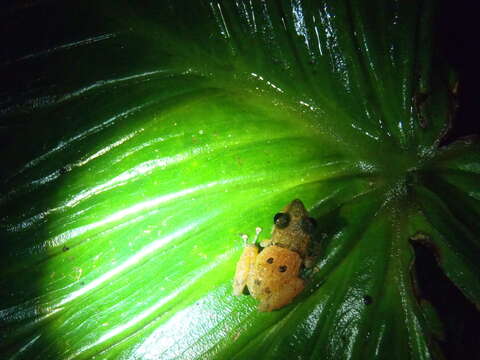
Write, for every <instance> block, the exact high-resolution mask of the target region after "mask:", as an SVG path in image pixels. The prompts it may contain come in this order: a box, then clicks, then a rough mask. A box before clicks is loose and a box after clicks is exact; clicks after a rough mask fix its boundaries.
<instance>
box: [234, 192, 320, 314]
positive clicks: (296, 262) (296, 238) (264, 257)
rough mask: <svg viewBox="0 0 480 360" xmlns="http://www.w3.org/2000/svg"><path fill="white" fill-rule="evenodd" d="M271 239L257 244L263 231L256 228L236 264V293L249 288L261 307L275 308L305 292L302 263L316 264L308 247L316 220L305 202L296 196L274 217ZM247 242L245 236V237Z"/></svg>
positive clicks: (307, 265) (260, 308)
mask: <svg viewBox="0 0 480 360" xmlns="http://www.w3.org/2000/svg"><path fill="white" fill-rule="evenodd" d="M273 222H274V227H273V233H272V238H271V239H270V240H264V241H262V242H260V246H261V247H262V248H263V249H259V247H258V246H257V245H256V244H255V243H256V241H257V238H258V235H259V233H260V231H261V229H260V228H257V234H256V236H255V239H254V242H253V244H247V243H246V244H245V248H244V250H243V253H242V255H241V257H240V260H239V261H238V263H237V269H236V273H235V278H234V282H233V294H234V295H241V294H242V293H244V291H245V290H246V288H248V291H249V292H250V294H251V295H252V296H253V297H254V298H255V299H257V300H259V301H260V304H259V305H258V310H260V311H272V310H276V309H280V308H281V307H283V306H285V305H287V304H290V303H291V302H292V300H293V298H295V296H297V295H298V294H299V293H301V292H302V291H303V288H304V286H305V285H304V281H303V279H301V278H300V277H299V273H300V268H301V267H302V266H305V267H311V266H313V258H312V257H311V256H309V247H310V243H311V241H312V235H313V232H314V231H315V227H316V222H315V219H313V218H311V217H309V216H308V212H307V210H306V209H305V206H304V205H303V203H302V202H301V201H300V200H298V199H295V200H293V201H292V202H291V203H290V204H288V205H287V206H286V207H285V209H283V211H282V212H280V213H277V214H276V215H275V216H274V217H273ZM242 237H243V238H244V240H245V242H246V241H247V239H248V237H247V236H246V235H243V236H242Z"/></svg>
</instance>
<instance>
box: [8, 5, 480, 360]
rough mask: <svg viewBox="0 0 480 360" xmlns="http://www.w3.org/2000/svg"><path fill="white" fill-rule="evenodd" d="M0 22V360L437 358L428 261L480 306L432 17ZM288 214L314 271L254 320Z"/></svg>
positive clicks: (30, 13)
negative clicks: (301, 207)
mask: <svg viewBox="0 0 480 360" xmlns="http://www.w3.org/2000/svg"><path fill="white" fill-rule="evenodd" d="M2 6H4V10H5V11H4V12H3V13H2V14H0V18H1V19H2V21H3V24H4V25H3V27H4V28H5V29H7V30H8V33H16V34H17V37H16V39H15V40H13V39H12V38H10V37H5V36H6V35H0V36H1V37H2V40H4V41H3V43H4V44H5V48H6V49H8V51H4V52H2V53H0V74H1V77H2V79H5V80H3V81H2V83H1V84H0V94H1V96H0V140H1V141H2V145H1V148H2V154H3V155H4V157H3V158H2V160H3V161H2V168H1V172H0V175H1V177H0V246H1V248H0V259H1V260H0V264H1V271H0V274H1V275H0V355H1V356H0V357H1V358H5V359H88V358H93V357H96V358H102V359H253V358H256V359H292V358H296V359H317V358H318V359H384V358H388V359H402V360H404V359H436V358H438V357H439V356H441V355H440V352H439V348H438V345H437V342H436V340H435V336H436V335H435V334H437V333H438V328H439V326H438V324H437V322H436V320H435V319H436V317H435V310H434V309H433V308H432V307H430V306H429V304H428V303H426V302H425V301H424V300H423V299H421V294H418V292H417V289H416V287H415V279H414V274H413V272H412V264H413V262H414V260H415V259H414V252H413V249H412V246H411V242H415V241H418V242H422V243H426V244H428V245H429V246H430V247H431V248H432V249H433V251H434V253H435V256H436V258H437V261H438V263H439V265H440V266H441V268H442V270H443V271H444V273H445V274H446V275H447V276H448V278H449V279H450V280H451V281H452V282H453V283H454V284H455V285H456V286H457V287H458V288H459V289H460V291H461V292H462V293H463V294H464V295H465V297H466V298H467V299H469V301H471V302H473V303H474V304H476V305H477V307H478V304H479V303H480V276H479V274H480V265H479V263H478V261H477V260H478V258H479V256H480V243H479V241H480V240H479V239H480V236H479V235H480V227H479V225H478V224H479V222H478V218H479V214H480V192H479V187H478V184H479V180H480V178H479V176H480V175H479V174H480V151H479V148H478V144H475V143H472V142H460V141H459V142H457V143H454V144H451V145H450V146H448V147H440V145H439V144H440V140H441V139H442V137H443V136H444V135H445V133H446V132H447V131H448V129H449V126H450V119H451V118H452V116H453V109H454V108H455V104H454V100H455V98H454V93H455V91H454V89H455V88H456V86H457V83H456V80H455V79H454V77H453V76H452V74H451V72H450V70H449V69H448V67H447V66H446V65H445V64H444V63H442V61H443V60H442V59H441V58H440V57H438V56H435V55H436V53H435V51H436V50H435V47H434V45H433V43H432V40H431V39H432V31H433V29H434V22H435V21H434V20H435V3H434V2H433V1H411V2H406V1H400V0H395V1H380V0H378V1H369V2H360V1H307V0H304V1H300V0H294V1H249V0H239V1H178V0H176V1H162V2H153V1H146V2H141V3H132V2H123V1H103V2H100V3H96V4H93V3H90V2H77V3H70V2H60V1H56V0H54V1H39V2H34V3H31V4H26V3H25V4H20V3H12V4H8V5H2ZM39 12H45V13H50V12H54V13H55V14H59V16H57V17H55V18H54V19H53V20H52V22H51V23H50V24H49V26H50V27H49V28H48V29H45V28H44V25H45V24H44V23H43V22H42V21H40V20H39V19H38V16H37V14H38V13H39ZM25 23H29V24H30V27H29V30H28V31H27V30H25V29H23V28H22V29H20V28H21V27H22V24H25ZM47 34H48V36H47ZM3 37H5V39H3ZM452 79H453V80H452ZM295 198H299V199H301V200H302V201H303V203H304V204H305V205H306V207H307V208H308V210H309V212H310V214H311V215H312V216H313V217H314V218H315V220H316V223H317V232H316V235H315V236H316V241H317V242H320V245H321V253H320V255H319V257H318V258H317V264H316V267H315V268H314V269H313V270H305V271H304V274H303V275H304V277H305V278H306V280H307V282H306V283H307V287H306V289H305V290H304V292H303V293H302V294H300V295H299V296H298V297H297V298H296V299H295V301H294V302H293V303H292V304H291V305H288V306H286V307H284V308H282V309H280V310H278V311H274V312H270V313H261V312H258V311H257V310H256V302H255V300H254V299H252V298H251V297H248V296H241V297H235V296H233V294H232V278H233V275H234V272H235V265H236V262H237V261H238V259H239V257H240V254H241V251H242V246H243V244H242V240H241V238H240V237H239V236H238V234H240V233H247V234H249V235H253V234H254V232H255V228H256V227H258V226H260V227H261V228H262V229H263V232H262V234H261V237H260V240H262V239H266V238H268V236H269V231H270V229H271V226H272V218H273V216H274V215H275V214H276V213H278V212H279V211H281V209H282V208H283V207H284V206H285V204H287V203H289V202H290V201H291V200H292V199H295Z"/></svg>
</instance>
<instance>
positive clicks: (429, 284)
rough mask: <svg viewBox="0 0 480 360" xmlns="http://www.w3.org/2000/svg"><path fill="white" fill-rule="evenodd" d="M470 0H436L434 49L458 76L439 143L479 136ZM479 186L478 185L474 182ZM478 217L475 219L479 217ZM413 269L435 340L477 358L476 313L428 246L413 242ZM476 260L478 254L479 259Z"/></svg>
mask: <svg viewBox="0 0 480 360" xmlns="http://www.w3.org/2000/svg"><path fill="white" fill-rule="evenodd" d="M475 3H476V1H468V0H463V1H447V0H441V1H440V7H439V14H438V17H437V21H438V23H437V31H436V34H435V36H436V39H435V41H436V42H437V44H438V46H439V50H440V51H439V53H440V55H441V56H445V58H446V59H447V61H448V62H449V63H450V64H451V65H452V66H453V68H454V69H455V70H456V71H457V73H458V77H459V83H460V87H459V94H458V111H457V114H456V116H455V118H454V121H453V123H452V128H451V130H450V131H449V133H448V134H447V135H446V137H445V138H444V139H443V141H442V144H444V145H446V144H449V143H451V142H452V141H455V140H456V139H458V138H462V137H471V136H474V137H477V140H478V135H480V121H479V114H478V110H477V108H478V105H479V102H480V101H479V99H478V97H479V91H478V88H477V87H478V84H479V80H480V76H479V73H480V72H479V68H480V56H479V52H480V46H479V44H480V31H479V25H480V18H479V16H478V14H479V6H478V5H476V4H475ZM479 187H480V184H479ZM479 221H480V219H479ZM414 249H415V257H416V260H415V272H416V276H417V279H418V286H419V287H420V293H421V295H422V296H423V297H424V298H425V299H427V300H428V301H429V302H430V303H432V305H433V306H434V307H435V308H436V310H437V312H438V314H439V317H440V319H441V321H442V322H443V324H444V325H445V329H444V330H445V339H444V340H443V341H441V340H440V341H439V340H433V341H437V342H438V344H439V345H440V348H441V349H442V350H443V351H444V353H445V355H446V358H447V359H448V360H457V359H468V360H479V359H480V329H479V327H480V312H479V310H478V309H477V308H476V307H475V305H474V304H472V303H471V302H470V301H469V300H467V299H466V298H465V297H464V296H463V294H462V293H461V292H460V291H459V290H458V289H457V288H456V287H455V285H454V284H453V283H452V282H450V280H449V279H448V278H447V277H446V276H445V275H444V274H443V272H442V270H441V269H440V267H439V266H438V264H437V261H436V258H435V256H434V253H433V251H432V249H431V248H428V247H426V246H424V245H420V244H414ZM479 261H480V259H479Z"/></svg>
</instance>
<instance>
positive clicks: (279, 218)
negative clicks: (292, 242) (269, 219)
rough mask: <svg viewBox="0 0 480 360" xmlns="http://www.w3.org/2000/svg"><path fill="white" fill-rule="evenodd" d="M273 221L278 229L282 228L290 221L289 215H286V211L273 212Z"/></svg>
mask: <svg viewBox="0 0 480 360" xmlns="http://www.w3.org/2000/svg"><path fill="white" fill-rule="evenodd" d="M273 222H274V223H275V225H276V226H277V227H279V228H280V229H284V228H286V227H287V226H288V223H289V222H290V215H288V214H287V213H278V214H275V216H274V217H273Z"/></svg>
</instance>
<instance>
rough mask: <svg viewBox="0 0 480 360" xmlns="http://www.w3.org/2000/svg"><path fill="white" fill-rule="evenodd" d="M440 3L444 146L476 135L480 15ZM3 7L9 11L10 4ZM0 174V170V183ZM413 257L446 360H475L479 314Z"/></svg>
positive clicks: (470, 3) (420, 254) (425, 255)
mask: <svg viewBox="0 0 480 360" xmlns="http://www.w3.org/2000/svg"><path fill="white" fill-rule="evenodd" d="M192 1H195V0H192ZM365 1H368V0H365ZM385 1H389V0H385ZM402 1H417V0H402ZM433 1H436V0H433ZM438 1H439V5H440V6H439V9H438V11H439V12H438V16H437V31H436V33H435V42H436V44H437V45H438V48H439V56H443V57H445V58H446V60H447V61H448V62H449V63H450V64H451V65H452V67H453V68H454V69H455V70H456V71H457V73H458V76H459V83H460V87H459V94H458V106H459V107H458V111H457V114H456V116H455V118H454V121H453V123H452V128H451V130H450V132H449V133H448V134H447V135H446V137H445V138H444V139H443V141H442V144H448V143H451V142H452V141H454V140H456V139H458V138H461V137H465V136H472V135H477V136H478V135H479V134H480V120H479V114H478V111H477V103H479V102H480V101H479V99H478V97H479V91H478V89H477V84H479V80H480V75H479V74H480V71H479V69H480V56H479V54H478V53H479V52H480V46H479V44H480V30H479V25H480V17H479V14H480V12H479V11H478V10H479V9H478V8H479V6H478V5H475V3H476V1H475V0H461V1H458V0H457V1H451V0H450V1H449V0H438ZM7 2H8V1H7ZM6 6H7V8H8V5H6ZM40 15H45V14H40ZM38 21H42V22H43V21H44V18H42V17H41V16H39V20H38ZM25 26H28V25H25ZM2 29H3V30H5V29H4V28H2V25H1V24H0V31H1V30H2ZM0 35H1V34H0ZM0 38H2V36H0ZM1 47H2V48H3V49H1V48H0V54H2V53H4V52H6V51H8V44H7V46H6V44H2V45H1ZM0 81H2V79H0ZM1 130H2V129H1V128H0V140H1V139H2V136H1V135H2V131H1ZM8 139H9V138H8V137H7V139H3V141H0V151H1V149H2V143H3V146H5V144H6V141H7V140H8ZM10 141H14V139H10ZM1 175H2V169H1V167H0V179H1ZM479 186H480V184H479ZM479 220H480V219H479ZM415 253H416V262H415V270H414V271H416V276H417V278H418V286H419V288H420V293H421V295H422V296H423V297H424V298H426V299H427V300H428V301H430V302H431V303H432V304H433V306H434V307H435V308H436V309H437V311H438V314H439V316H440V319H441V320H442V322H443V323H444V324H445V339H444V340H443V341H442V340H439V341H438V343H439V344H440V347H441V348H442V349H443V350H444V352H445V354H446V357H447V359H454V360H456V359H472V360H479V359H480V350H479V349H480V330H479V327H480V312H479V311H478V310H477V309H476V308H475V306H474V305H473V304H472V303H471V302H469V301H468V300H467V299H466V298H465V297H464V296H463V294H462V293H461V292H460V291H459V290H458V289H457V288H456V287H455V286H454V285H453V284H452V283H451V282H450V281H449V280H448V278H447V277H446V276H445V275H444V274H443V272H442V271H441V269H440V268H439V266H438V264H437V261H436V258H435V256H434V254H433V252H432V250H431V249H429V248H428V247H426V246H423V245H415ZM479 261H480V259H479Z"/></svg>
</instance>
